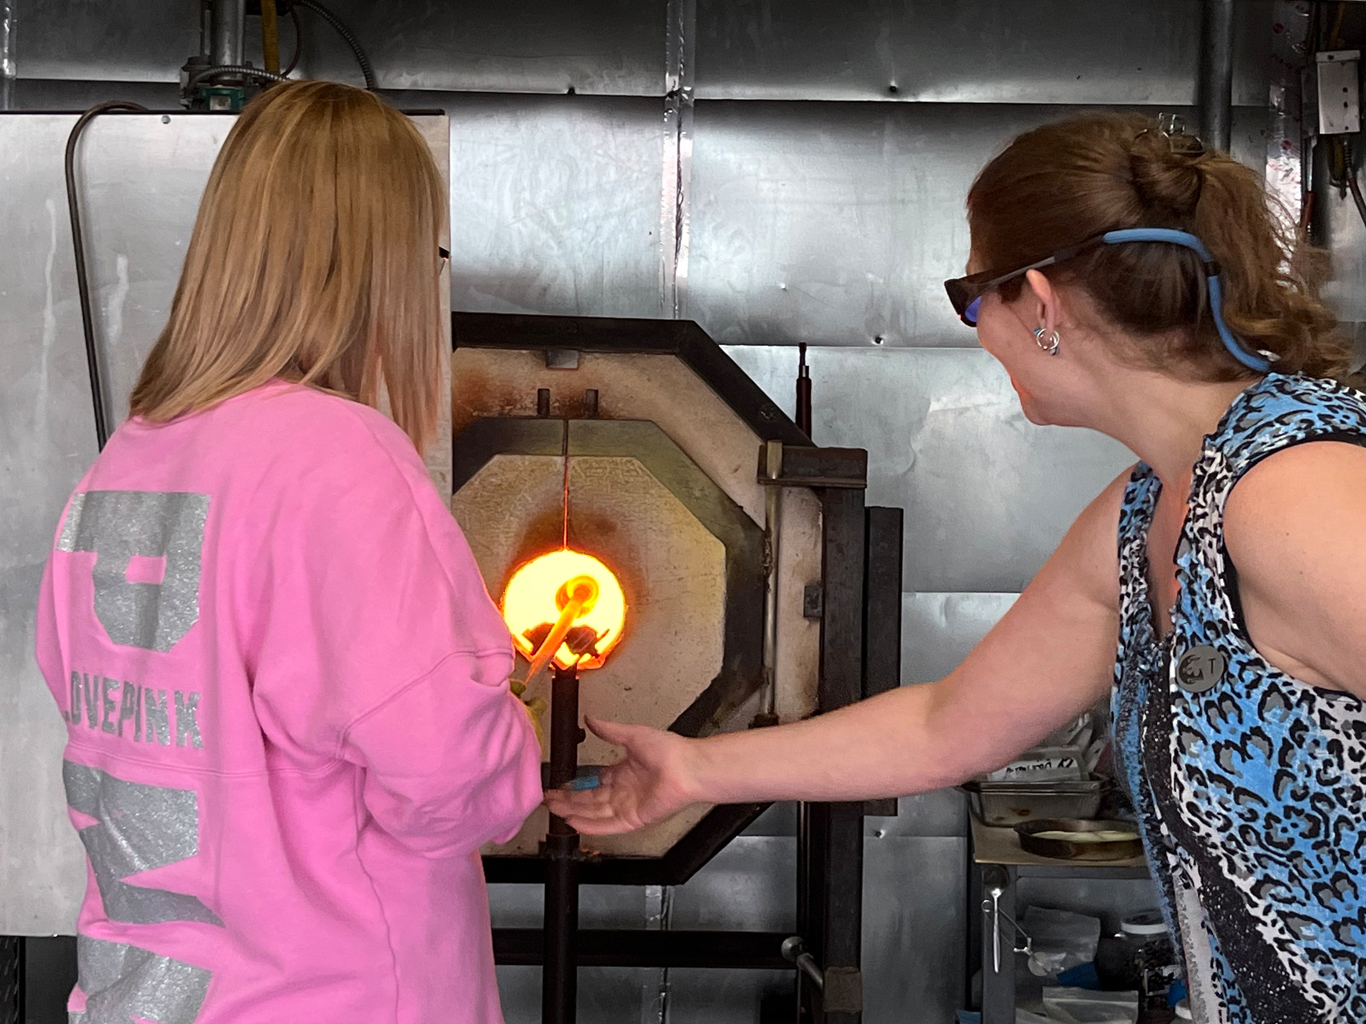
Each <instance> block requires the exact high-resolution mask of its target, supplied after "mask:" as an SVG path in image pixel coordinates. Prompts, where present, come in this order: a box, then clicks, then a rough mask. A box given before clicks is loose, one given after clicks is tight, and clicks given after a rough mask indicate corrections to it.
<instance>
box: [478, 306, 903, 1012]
mask: <svg viewBox="0 0 1366 1024" xmlns="http://www.w3.org/2000/svg"><path fill="white" fill-rule="evenodd" d="M452 319H453V332H454V335H453V336H454V344H455V353H454V358H453V365H452V381H453V384H452V436H453V446H452V447H453V460H452V470H453V475H452V490H453V492H454V493H453V497H452V506H451V507H452V511H453V513H454V514H455V517H456V519H457V520H458V521H459V522H460V525H461V527H462V528H463V530H464V532H465V535H466V537H467V538H468V540H469V543H470V547H471V549H472V550H473V552H474V556H475V559H476V560H477V562H478V564H479V568H480V570H481V572H482V573H483V575H484V579H485V580H486V581H487V583H488V586H489V589H490V591H491V592H492V593H493V594H494V595H495V597H496V599H497V600H498V601H499V603H500V605H501V608H502V611H503V613H504V618H505V620H506V621H507V623H508V628H509V632H510V634H511V635H512V637H513V640H514V642H515V644H516V647H517V649H518V651H519V652H520V654H521V655H522V658H520V659H519V662H518V667H517V669H516V670H515V671H514V677H515V678H516V679H517V680H518V681H519V682H520V681H522V680H525V681H526V682H527V683H528V684H529V689H528V694H527V696H528V697H530V698H537V697H539V698H540V699H542V700H544V699H546V697H549V703H550V710H549V713H548V715H547V716H546V717H545V719H544V720H545V721H546V723H547V724H548V726H549V727H548V729H547V730H546V733H547V747H548V749H547V750H546V752H545V753H546V759H547V765H546V780H547V783H548V784H550V785H560V784H563V783H565V782H568V781H569V780H571V779H574V778H575V777H576V774H579V773H580V772H584V773H587V772H589V771H591V766H595V765H602V764H608V763H611V762H612V761H614V760H615V759H616V755H617V752H615V751H613V750H612V749H611V748H610V747H609V746H607V745H606V744H604V743H603V742H602V741H600V740H598V739H597V738H596V737H593V736H591V735H590V736H587V737H585V736H584V734H583V732H582V730H581V728H580V724H579V723H580V705H581V706H582V711H584V712H586V713H587V714H589V715H593V716H595V717H600V718H605V719H615V720H621V721H628V722H643V723H646V724H650V725H654V726H658V727H660V728H668V729H672V730H674V731H675V732H678V733H681V734H683V735H689V736H701V735H706V734H709V733H713V732H717V731H732V730H737V729H746V728H752V727H762V726H763V725H764V724H766V723H768V722H771V721H774V720H780V721H792V720H796V719H799V718H803V717H806V716H809V715H812V714H815V713H818V712H820V711H826V710H830V709H833V708H836V707H840V706H843V705H845V704H848V703H851V702H852V701H855V700H858V699H860V698H861V697H863V696H865V695H868V694H871V693H875V692H878V691H880V690H885V689H888V688H890V687H893V686H895V685H897V682H898V664H899V659H900V646H901V645H900V603H901V511H900V510H899V509H876V508H865V504H864V490H865V487H866V476H867V470H866V467H867V455H866V453H865V452H863V451H862V450H857V449H835V448H819V447H816V446H814V445H813V444H812V443H811V440H810V439H809V438H808V436H807V435H806V434H805V433H804V432H803V431H801V430H799V429H798V428H797V426H796V425H795V424H794V423H793V422H792V421H791V420H790V419H789V418H788V417H787V416H786V415H785V414H784V413H783V412H782V411H781V410H779V409H778V407H777V406H776V405H775V404H774V403H773V402H772V401H771V400H770V399H769V397H768V396H767V395H765V394H764V392H763V391H762V390H761V389H760V388H759V387H758V386H757V385H756V384H755V383H754V382H753V381H751V380H750V379H749V378H748V377H747V376H745V374H744V373H743V372H742V371H741V370H740V368H739V367H738V366H737V365H736V364H735V363H734V361H732V360H731V359H730V358H729V357H728V356H727V355H726V354H725V353H724V352H723V351H722V350H721V349H720V348H719V347H718V346H717V345H716V344H715V343H713V342H712V341H711V339H710V338H708V337H707V335H706V334H705V333H703V332H702V330H701V329H700V328H698V327H697V325H696V324H693V323H689V322H686V321H648V320H615V319H596V318H578V317H575V318H567V317H531V316H511V315H501V314H473V313H457V314H455V315H454V316H453V318H452ZM794 355H795V350H794ZM795 369H796V367H795V360H794V370H795ZM556 634H559V635H558V636H557V635H556ZM538 663H540V664H538ZM541 664H544V665H545V666H546V667H547V668H548V669H549V670H550V676H551V679H550V683H549V686H547V685H546V681H545V679H544V673H542V672H540V671H539V669H540V668H541ZM530 669H536V670H538V671H537V673H536V676H537V677H539V678H537V677H531V676H529V675H528V670H530ZM547 691H549V692H547ZM581 764H582V765H583V766H584V768H583V769H580V767H579V766H580V765H581ZM764 809H765V808H764V806H763V805H755V804H748V805H742V806H724V807H697V808H690V809H688V810H686V811H684V812H682V813H681V814H679V815H677V816H675V817H674V818H672V819H670V820H669V821H666V822H663V823H661V824H659V825H657V826H654V827H652V828H650V829H646V830H643V831H641V832H638V833H634V834H632V835H627V836H615V837H606V838H602V839H596V838H595V839H594V840H593V842H592V843H591V850H588V851H585V850H584V849H581V844H580V842H579V838H578V836H576V835H574V834H573V832H572V830H570V829H568V827H567V826H566V825H565V824H564V823H563V822H559V821H552V820H548V818H547V815H546V812H545V811H544V809H542V810H540V811H538V812H537V813H536V814H533V815H532V817H531V818H530V819H529V820H528V821H527V823H526V825H525V826H524V827H523V829H522V831H521V832H520V834H519V835H518V836H517V837H516V838H514V839H513V840H512V841H511V842H510V843H507V844H505V845H503V846H499V847H491V848H489V849H487V850H485V851H484V853H485V856H484V865H485V872H486V875H487V877H488V880H489V881H490V882H528V883H545V885H546V896H545V898H546V914H545V922H546V924H545V928H544V929H496V930H495V933H494V949H495V955H496V957H497V959H498V961H499V962H500V963H504V964H543V965H544V976H543V1019H544V1020H546V1021H553V1022H556V1024H561V1022H568V1021H572V1020H573V1019H574V1002H575V991H576V976H577V967H578V966H580V965H593V966H602V965H618V966H661V967H663V966H681V967H709V966H711V967H729V968H736V967H752V968H769V969H774V968H789V969H792V970H793V972H794V978H795V979H797V980H796V982H795V989H796V995H795V998H797V999H799V1000H800V1001H801V1002H802V1004H803V1006H804V1007H805V1009H806V1012H807V1018H806V1019H809V1020H813V1021H816V1022H821V1021H829V1022H841V1024H854V1022H857V1021H859V1020H860V1018H861V1008H862V988H861V976H860V972H859V955H860V950H859V935H860V929H861V920H860V915H861V901H862V852H863V822H862V818H863V815H864V814H865V813H894V807H888V806H886V805H884V804H879V805H878V806H877V807H875V808H869V807H865V805H863V804H838V805H827V804H811V805H805V806H804V807H803V808H802V809H801V813H800V815H799V826H798V832H799V834H798V837H797V843H798V858H797V860H798V877H797V893H796V907H797V915H796V922H795V924H796V933H797V936H798V937H799V938H800V940H801V941H800V942H798V943H794V942H787V944H786V946H785V945H784V942H785V940H788V939H791V938H793V933H792V932H791V931H786V930H785V931H782V932H772V933H766V932H702V931H643V930H641V931H632V930H622V931H606V930H589V929H586V930H580V929H579V928H578V887H579V885H580V884H586V883H591V884H615V885H680V884H682V883H684V882H686V881H687V880H688V879H689V878H690V877H692V875H693V874H695V873H696V872H697V870H698V869H699V868H701V867H702V866H703V865H704V864H705V863H706V862H707V861H708V860H710V859H711V858H712V857H713V856H714V855H715V854H716V853H718V852H719V851H720V850H721V849H722V848H723V847H724V846H725V845H726V844H727V843H728V842H730V840H731V839H733V838H734V837H735V836H737V835H739V834H740V833H741V832H742V831H743V830H744V829H745V828H746V827H747V826H748V825H749V824H750V823H752V822H753V821H754V819H755V818H757V817H758V815H759V814H760V813H762V812H763V810H764ZM803 952H804V953H806V954H809V955H808V956H802V955H801V954H802V953H803ZM798 959H800V960H801V961H802V970H801V971H800V972H798V971H797V969H796V965H795V961H797V960H798Z"/></svg>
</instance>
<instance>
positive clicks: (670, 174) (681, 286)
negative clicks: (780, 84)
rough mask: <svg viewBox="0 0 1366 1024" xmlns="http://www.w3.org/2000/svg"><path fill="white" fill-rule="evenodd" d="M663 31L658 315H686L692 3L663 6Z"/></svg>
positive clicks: (670, 0) (672, 0) (672, 1)
mask: <svg viewBox="0 0 1366 1024" xmlns="http://www.w3.org/2000/svg"><path fill="white" fill-rule="evenodd" d="M665 12H666V13H665V25H664V41H665V50H664V175H663V179H662V181H661V189H660V208H659V217H660V222H659V245H660V249H659V309H660V315H661V316H664V317H666V318H679V317H682V316H685V315H686V307H687V293H688V254H689V251H690V249H691V245H692V242H691V228H690V221H689V216H690V209H689V192H690V190H691V187H692V122H693V56H694V54H696V53H697V42H696V35H697V0H667V3H666V4H665Z"/></svg>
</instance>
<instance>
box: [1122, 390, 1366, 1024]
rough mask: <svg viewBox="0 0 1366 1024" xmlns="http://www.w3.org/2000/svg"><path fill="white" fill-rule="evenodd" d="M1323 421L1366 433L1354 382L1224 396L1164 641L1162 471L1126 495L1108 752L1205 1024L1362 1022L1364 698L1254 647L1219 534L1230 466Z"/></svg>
mask: <svg viewBox="0 0 1366 1024" xmlns="http://www.w3.org/2000/svg"><path fill="white" fill-rule="evenodd" d="M1320 440H1342V441H1349V442H1353V443H1357V444H1366V395H1364V394H1362V393H1360V392H1357V391H1354V390H1352V389H1350V388H1347V387H1345V386H1342V385H1340V384H1336V383H1334V382H1331V381H1324V380H1317V379H1312V378H1306V377H1299V376H1287V375H1283V374H1274V373H1273V374H1269V375H1268V376H1267V377H1265V378H1264V379H1262V380H1260V381H1258V382H1257V383H1256V384H1253V385H1252V386H1251V387H1249V388H1248V389H1247V390H1246V391H1244V392H1243V393H1242V394H1241V395H1240V396H1239V397H1238V398H1237V399H1236V400H1235V401H1234V403H1233V405H1232V406H1231V407H1230V408H1229V410H1228V412H1227V413H1226V414H1225V416H1224V418H1223V420H1222V421H1221V422H1220V424H1219V427H1218V428H1217V430H1216V431H1215V433H1213V434H1211V435H1210V436H1208V437H1206V439H1205V444H1204V448H1203V452H1202V454H1201V456H1200V459H1199V461H1198V462H1197V463H1196V465H1195V470H1194V478H1193V480H1192V483H1191V495H1190V505H1189V512H1188V515H1187V519H1186V522H1185V524H1184V526H1183V528H1182V533H1181V539H1180V542H1179V544H1178V548H1177V553H1176V572H1177V580H1178V583H1179V585H1180V591H1179V597H1178V599H1177V603H1176V605H1175V607H1174V608H1173V610H1172V625H1173V630H1172V633H1171V635H1170V636H1169V637H1167V638H1166V639H1165V640H1163V641H1159V639H1158V637H1157V635H1156V632H1155V630H1154V626H1153V616H1152V607H1151V605H1150V602H1149V597H1148V582H1147V580H1148V577H1147V571H1146V570H1147V565H1148V552H1147V536H1148V527H1149V525H1150V524H1151V522H1152V518H1153V512H1154V509H1155V508H1156V505H1157V498H1158V494H1159V492H1160V490H1161V483H1160V481H1159V480H1158V479H1157V477H1156V475H1155V474H1154V473H1153V471H1152V470H1151V469H1150V468H1149V467H1148V466H1146V465H1144V464H1143V463H1139V465H1138V466H1137V467H1136V468H1135V470H1134V472H1133V475H1132V477H1131V478H1130V481H1129V485H1128V488H1127V490H1126V492H1125V495H1124V502H1123V505H1122V508H1121V512H1120V521H1119V556H1120V614H1121V620H1120V621H1121V626H1120V642H1119V656H1118V660H1117V664H1116V668H1115V690H1114V696H1113V700H1112V712H1113V718H1114V729H1115V740H1116V743H1115V747H1116V755H1117V758H1116V759H1117V762H1118V765H1119V768H1120V772H1119V774H1120V776H1121V779H1122V781H1123V782H1124V783H1125V784H1126V786H1127V788H1128V790H1129V792H1130V795H1131V797H1132V798H1133V803H1134V807H1135V808H1136V810H1137V812H1138V817H1139V824H1140V826H1141V827H1140V831H1141V833H1142V836H1143V841H1144V845H1145V847H1146V849H1147V853H1148V860H1149V863H1150V864H1151V865H1152V868H1153V873H1154V876H1155V877H1156V879H1157V882H1158V886H1159V890H1160V892H1161V894H1162V897H1163V903H1164V911H1165V912H1166V914H1167V918H1168V923H1169V924H1170V925H1171V927H1172V933H1173V935H1176V936H1178V937H1179V940H1180V945H1181V947H1182V948H1183V950H1184V956H1185V962H1186V967H1187V977H1188V982H1189V984H1190V987H1191V991H1192V1001H1193V1003H1194V1004H1195V1008H1196V1011H1197V1018H1196V1019H1197V1020H1199V1019H1200V1018H1201V1016H1203V1017H1204V1018H1205V1019H1206V1020H1208V1021H1210V1022H1211V1024H1326V1022H1332V1024H1346V1022H1349V1021H1350V1022H1366V705H1363V702H1362V701H1360V700H1358V699H1357V698H1355V697H1353V696H1351V695H1348V694H1343V693H1338V692H1331V691H1326V690H1321V689H1318V688H1315V687H1313V686H1309V685H1307V684H1305V683H1302V682H1300V681H1299V680H1297V679H1294V678H1293V677H1291V676H1289V675H1286V674H1285V673H1283V672H1281V671H1279V670H1278V669H1276V668H1275V667H1273V666H1272V665H1271V664H1270V663H1268V662H1267V661H1266V660H1265V659H1264V658H1263V657H1262V656H1261V655H1260V654H1259V653H1258V652H1257V650H1256V648H1255V647H1253V645H1252V643H1251V641H1250V640H1249V639H1248V635H1247V632H1246V630H1245V629H1244V628H1243V626H1242V622H1241V610H1240V608H1239V605H1238V597H1237V586H1236V576H1235V571H1234V566H1233V565H1232V564H1231V563H1230V562H1229V560H1228V557H1227V553H1226V552H1225V550H1224V536H1223V533H1224V529H1223V528H1224V523H1223V513H1224V506H1225V502H1226V501H1227V500H1228V496H1229V494H1230V492H1231V491H1232V490H1233V487H1234V485H1235V484H1236V483H1237V482H1238V480H1239V479H1240V478H1241V477H1242V475H1243V474H1244V473H1246V472H1247V471H1248V470H1249V469H1250V468H1252V466H1254V465H1256V464H1257V462H1259V461H1260V460H1261V459H1264V458H1266V457H1267V456H1269V455H1271V454H1273V453H1275V452H1277V451H1280V450H1282V449H1284V448H1287V447H1289V446H1291V445H1295V444H1300V443H1304V442H1307V441H1320ZM1343 543H1344V544H1356V543H1366V537H1344V538H1343ZM1362 628H1363V629H1366V623H1363V624H1362ZM1202 1007H1203V1009H1202Z"/></svg>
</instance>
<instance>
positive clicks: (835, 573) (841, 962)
mask: <svg viewBox="0 0 1366 1024" xmlns="http://www.w3.org/2000/svg"><path fill="white" fill-rule="evenodd" d="M817 494H818V496H819V497H820V501H821V510H822V516H821V529H822V533H823V538H822V539H823V541H824V543H823V545H822V551H823V554H822V565H821V569H822V572H821V575H822V578H823V580H824V588H825V608H824V614H823V616H822V617H821V679H820V708H821V710H822V711H833V710H834V709H835V708H841V707H845V706H846V705H849V704H853V703H855V702H856V701H858V700H860V699H862V697H863V685H864V681H863V644H864V639H863V636H864V628H865V625H864V558H865V545H866V536H865V530H866V524H865V516H864V500H863V499H864V494H863V490H862V489H860V488H828V489H822V490H820V491H818V492H817ZM810 814H811V859H812V864H811V874H812V883H813V885H812V889H813V893H818V894H819V896H818V905H817V906H813V907H812V908H811V910H812V911H813V913H812V916H813V918H815V919H816V920H813V922H812V924H813V926H814V927H815V928H818V929H819V932H818V938H819V952H816V954H815V955H816V959H817V961H818V962H819V963H820V964H821V967H822V968H823V970H824V972H825V988H824V990H823V991H822V992H821V993H820V996H819V1002H820V1006H821V1012H820V1014H819V1015H818V1016H817V1018H816V1020H817V1022H818V1024H860V1021H862V1019H863V974H862V966H861V961H862V949H863V804H862V803H838V804H816V805H814V806H813V807H812V808H811V811H810ZM817 882H819V887H817Z"/></svg>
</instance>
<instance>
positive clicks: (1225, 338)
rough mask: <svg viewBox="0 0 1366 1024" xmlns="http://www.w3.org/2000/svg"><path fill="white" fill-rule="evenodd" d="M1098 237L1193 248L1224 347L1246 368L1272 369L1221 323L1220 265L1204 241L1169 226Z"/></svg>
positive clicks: (1111, 241)
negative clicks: (1202, 267) (1207, 287)
mask: <svg viewBox="0 0 1366 1024" xmlns="http://www.w3.org/2000/svg"><path fill="white" fill-rule="evenodd" d="M1101 240H1102V241H1103V242H1104V243H1105V244H1106V245H1117V244H1119V243H1121V242H1170V243H1171V244H1172V245H1184V246H1185V247H1186V248H1187V249H1193V250H1194V251H1195V253H1196V255H1197V256H1199V257H1200V259H1201V260H1203V261H1204V264H1205V279H1206V280H1207V281H1208V282H1209V307H1210V312H1211V313H1212V314H1213V315H1214V326H1215V329H1216V330H1218V332H1219V340H1220V341H1222V342H1223V343H1224V348H1226V349H1228V352H1229V355H1231V356H1233V358H1234V359H1236V360H1238V362H1240V363H1242V364H1243V365H1244V366H1246V367H1247V368H1248V369H1249V370H1253V371H1255V372H1257V373H1270V372H1271V360H1269V359H1267V358H1266V356H1265V355H1263V354H1261V353H1254V352H1249V351H1248V350H1247V349H1246V348H1244V347H1243V346H1242V344H1241V343H1240V342H1239V341H1238V339H1237V338H1235V337H1234V336H1233V332H1232V331H1230V330H1229V329H1228V324H1226V323H1224V286H1223V282H1222V281H1220V280H1219V264H1217V263H1216V262H1215V261H1214V257H1213V256H1211V255H1210V251H1209V250H1208V249H1206V248H1205V243H1204V242H1202V241H1200V239H1198V238H1196V237H1195V236H1194V235H1192V234H1190V233H1189V232H1187V231H1173V230H1172V229H1170V228H1125V229H1123V230H1121V231H1107V232H1106V233H1105V234H1104V235H1102V236H1101Z"/></svg>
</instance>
